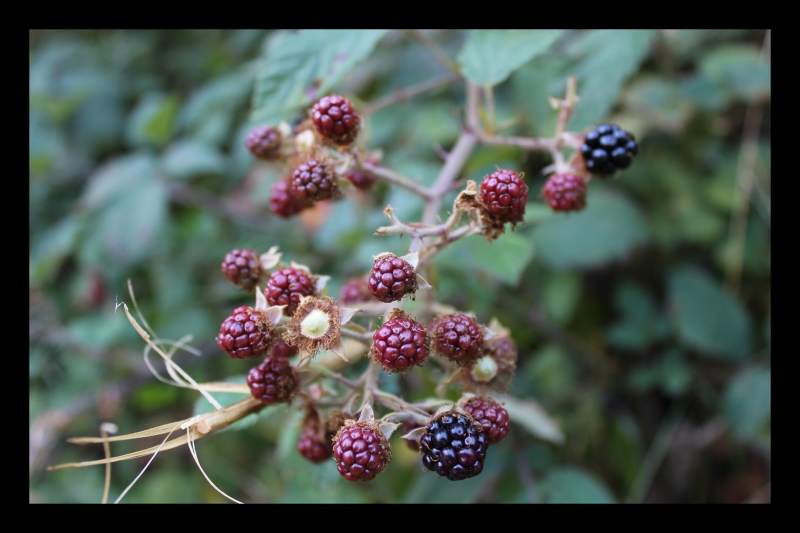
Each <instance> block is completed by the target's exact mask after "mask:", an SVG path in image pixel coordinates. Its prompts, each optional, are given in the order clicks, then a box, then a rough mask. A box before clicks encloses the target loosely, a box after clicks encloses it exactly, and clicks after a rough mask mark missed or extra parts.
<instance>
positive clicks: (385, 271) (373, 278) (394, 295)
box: [367, 254, 419, 303]
mask: <svg viewBox="0 0 800 533" xmlns="http://www.w3.org/2000/svg"><path fill="white" fill-rule="evenodd" d="M367 283H368V285H369V291H370V292H371V293H372V296H374V297H375V299H377V300H380V301H381V302H384V303H389V302H397V301H399V300H401V299H402V298H403V296H405V295H406V294H414V293H415V292H416V291H417V289H418V288H419V283H418V282H417V273H416V271H415V270H414V267H413V266H411V264H410V263H408V262H407V261H405V260H404V259H400V258H399V257H397V256H396V255H394V254H386V255H383V256H380V257H378V258H377V259H376V260H375V264H374V265H373V266H372V271H371V272H370V274H369V280H367Z"/></svg>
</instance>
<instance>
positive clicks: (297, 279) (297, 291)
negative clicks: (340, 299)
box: [264, 268, 315, 316]
mask: <svg viewBox="0 0 800 533" xmlns="http://www.w3.org/2000/svg"><path fill="white" fill-rule="evenodd" d="M314 292H315V290H314V281H313V280H312V279H311V276H310V275H309V274H307V273H306V272H305V271H303V270H301V269H298V268H284V269H281V270H276V271H275V272H273V273H272V274H271V275H270V276H269V281H267V285H266V287H264V296H266V297H267V302H269V305H285V306H286V308H285V309H284V310H283V314H284V315H286V316H292V315H293V314H294V312H295V310H296V309H297V306H298V305H299V304H300V298H302V297H303V296H311V295H313V294H314Z"/></svg>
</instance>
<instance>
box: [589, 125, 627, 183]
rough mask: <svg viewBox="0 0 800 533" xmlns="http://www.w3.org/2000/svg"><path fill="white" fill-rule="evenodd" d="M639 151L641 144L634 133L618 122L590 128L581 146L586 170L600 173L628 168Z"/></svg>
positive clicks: (604, 173)
mask: <svg viewBox="0 0 800 533" xmlns="http://www.w3.org/2000/svg"><path fill="white" fill-rule="evenodd" d="M638 152H639V146H638V145H637V144H636V139H634V137H633V134H632V133H630V132H627V131H625V130H623V129H621V128H620V127H619V126H617V125H616V124H601V125H600V126H597V127H596V128H594V129H592V130H589V132H588V133H586V135H585V136H584V139H583V145H582V146H581V155H583V160H584V162H585V164H586V170H588V171H589V172H591V173H592V174H600V175H609V174H613V173H614V172H615V171H616V170H617V169H625V168H628V166H630V164H631V160H632V159H633V156H635V155H636V154H637V153H638Z"/></svg>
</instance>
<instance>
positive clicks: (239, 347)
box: [217, 305, 275, 359]
mask: <svg viewBox="0 0 800 533" xmlns="http://www.w3.org/2000/svg"><path fill="white" fill-rule="evenodd" d="M274 327H275V325H274V324H273V323H272V322H271V321H270V320H269V318H267V316H266V313H264V311H260V310H258V309H255V308H253V307H248V306H246V305H242V306H241V307H237V308H236V309H234V310H233V313H231V316H229V317H228V318H226V319H225V321H224V322H223V323H222V325H221V326H220V328H219V335H217V345H219V347H220V348H222V349H223V350H225V351H226V352H227V353H228V355H230V356H231V357H233V358H234V359H244V358H252V357H260V356H261V355H263V354H264V353H265V352H266V351H267V348H269V345H270V339H271V335H272V330H273V328H274Z"/></svg>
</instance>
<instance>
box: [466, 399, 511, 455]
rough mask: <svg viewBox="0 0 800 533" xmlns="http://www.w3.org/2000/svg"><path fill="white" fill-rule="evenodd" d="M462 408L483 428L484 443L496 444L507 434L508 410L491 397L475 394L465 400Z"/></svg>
mask: <svg viewBox="0 0 800 533" xmlns="http://www.w3.org/2000/svg"><path fill="white" fill-rule="evenodd" d="M464 410H465V411H466V412H468V413H469V414H471V415H472V418H474V419H475V421H476V422H477V423H479V424H480V425H481V427H482V428H483V433H484V434H485V435H486V444H497V443H498V442H500V441H501V440H503V439H504V438H505V437H506V435H508V427H509V420H508V411H506V410H505V409H503V408H502V407H501V406H500V404H498V403H497V402H496V401H494V400H492V399H491V398H485V397H482V396H475V397H474V398H471V399H470V400H469V401H468V402H467V404H466V405H465V406H464Z"/></svg>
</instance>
